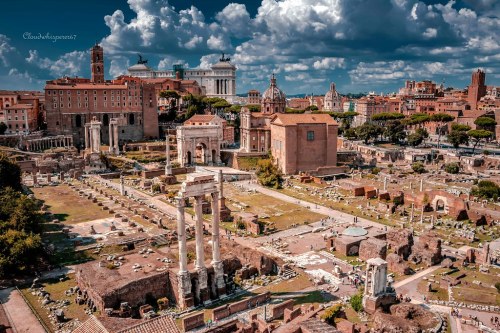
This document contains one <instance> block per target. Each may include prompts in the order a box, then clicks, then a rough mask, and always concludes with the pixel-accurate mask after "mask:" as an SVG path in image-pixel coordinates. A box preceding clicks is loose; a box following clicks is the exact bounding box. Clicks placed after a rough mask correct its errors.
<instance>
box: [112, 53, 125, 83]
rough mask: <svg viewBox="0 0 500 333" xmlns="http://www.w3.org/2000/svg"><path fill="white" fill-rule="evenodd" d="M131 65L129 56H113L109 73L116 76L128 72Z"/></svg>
mask: <svg viewBox="0 0 500 333" xmlns="http://www.w3.org/2000/svg"><path fill="white" fill-rule="evenodd" d="M129 67H130V62H129V59H128V58H127V57H121V56H117V57H112V58H111V61H110V66H109V75H110V77H112V78H115V77H117V76H120V75H125V74H127V73H128V71H127V69H128V68H129Z"/></svg>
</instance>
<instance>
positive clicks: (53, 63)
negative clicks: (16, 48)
mask: <svg viewBox="0 0 500 333" xmlns="http://www.w3.org/2000/svg"><path fill="white" fill-rule="evenodd" d="M88 57H89V52H88V51H72V52H68V53H66V54H63V55H62V56H60V57H59V59H56V60H51V59H49V58H41V57H40V56H39V54H38V51H37V50H29V56H28V57H27V58H26V62H27V63H28V64H31V65H33V66H36V67H38V68H40V69H46V70H48V71H49V72H50V74H51V75H52V76H57V77H61V76H64V75H68V76H76V75H81V74H82V72H83V66H84V65H88V59H89V58H88Z"/></svg>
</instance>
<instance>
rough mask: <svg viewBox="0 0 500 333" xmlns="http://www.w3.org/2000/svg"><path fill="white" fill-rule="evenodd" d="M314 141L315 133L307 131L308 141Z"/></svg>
mask: <svg viewBox="0 0 500 333" xmlns="http://www.w3.org/2000/svg"><path fill="white" fill-rule="evenodd" d="M313 140H314V131H307V141H313Z"/></svg>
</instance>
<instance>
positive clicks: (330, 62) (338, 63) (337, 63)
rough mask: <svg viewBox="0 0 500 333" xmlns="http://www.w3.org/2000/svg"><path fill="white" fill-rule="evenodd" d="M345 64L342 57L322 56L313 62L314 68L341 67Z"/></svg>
mask: <svg viewBox="0 0 500 333" xmlns="http://www.w3.org/2000/svg"><path fill="white" fill-rule="evenodd" d="M344 66H345V59H344V58H335V57H329V58H323V59H321V60H316V61H315V62H314V64H313V67H314V69H335V68H343V67H344Z"/></svg>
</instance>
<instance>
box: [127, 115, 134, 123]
mask: <svg viewBox="0 0 500 333" xmlns="http://www.w3.org/2000/svg"><path fill="white" fill-rule="evenodd" d="M134 123H135V118H134V114H133V113H131V114H129V115H128V124H129V125H133V124H134Z"/></svg>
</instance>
